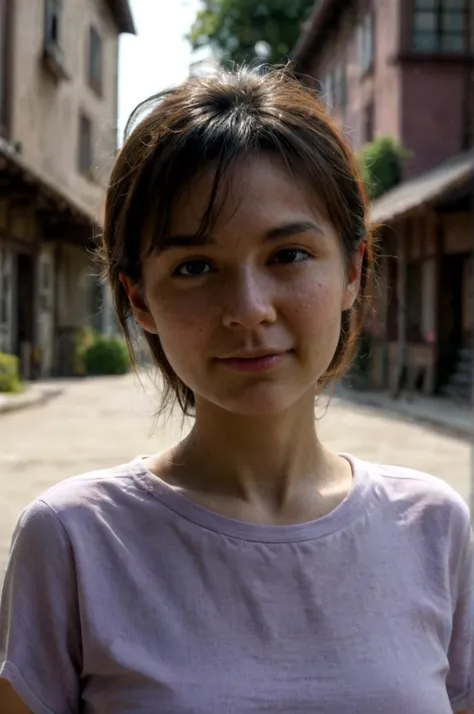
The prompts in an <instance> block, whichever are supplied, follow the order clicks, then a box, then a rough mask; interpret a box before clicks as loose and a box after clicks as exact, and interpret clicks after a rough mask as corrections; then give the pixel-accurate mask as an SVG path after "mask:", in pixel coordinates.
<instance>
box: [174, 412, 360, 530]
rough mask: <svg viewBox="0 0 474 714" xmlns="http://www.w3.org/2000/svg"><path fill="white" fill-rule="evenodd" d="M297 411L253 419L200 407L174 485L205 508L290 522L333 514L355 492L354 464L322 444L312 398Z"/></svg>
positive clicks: (178, 453)
mask: <svg viewBox="0 0 474 714" xmlns="http://www.w3.org/2000/svg"><path fill="white" fill-rule="evenodd" d="M297 406H298V408H296V407H294V408H291V409H289V410H288V411H286V412H284V413H281V414H278V415H269V416H259V417H249V416H240V415H236V414H232V413H229V412H225V411H223V410H216V409H215V408H214V407H208V406H207V405H205V406H204V407H201V405H198V406H197V410H196V421H195V425H194V427H193V429H192V430H191V432H190V434H189V435H188V436H187V437H186V438H185V439H184V440H183V441H182V442H181V444H179V446H178V447H177V448H176V449H175V450H174V452H173V455H172V460H171V461H172V464H173V466H172V468H173V472H174V473H173V477H172V479H173V481H174V483H175V485H178V486H179V487H180V488H182V490H183V491H186V492H187V493H188V495H189V494H191V497H194V498H197V500H199V501H201V502H204V505H206V504H207V501H206V498H207V499H210V503H211V505H212V507H213V504H214V503H216V502H217V503H224V502H225V504H226V506H228V504H229V503H230V502H235V503H239V504H240V506H242V504H244V505H245V506H246V507H247V508H250V509H252V508H253V509H254V510H255V512H256V513H260V514H262V513H266V514H267V515H268V518H270V519H271V517H272V514H273V515H274V516H275V517H276V518H277V519H282V521H283V522H287V521H288V522H293V521H300V520H311V519H312V518H315V517H318V516H319V515H324V513H323V512H321V511H324V512H327V511H329V510H332V508H331V507H330V506H331V504H332V505H333V506H334V507H335V506H336V505H337V504H338V503H339V502H340V501H341V500H343V498H344V497H345V496H346V495H347V492H348V491H349V490H350V487H351V482H352V473H351V468H350V465H349V463H348V462H347V461H345V460H344V459H341V457H339V456H337V455H335V454H332V453H331V452H329V451H328V450H327V449H325V448H324V447H323V446H322V444H321V443H320V441H319V439H318V437H317V434H316V430H315V416H314V403H313V399H311V400H307V403H305V404H299V405H297ZM203 498H204V501H203ZM324 499H326V500H325V503H326V506H325V507H322V505H321V504H322V501H324ZM328 504H329V505H328ZM217 510H219V507H218V508H217ZM223 511H224V512H226V513H228V508H227V507H225V508H223ZM240 513H241V510H239V511H238V514H240ZM249 519H251V520H252V519H253V518H252V515H250V517H249Z"/></svg>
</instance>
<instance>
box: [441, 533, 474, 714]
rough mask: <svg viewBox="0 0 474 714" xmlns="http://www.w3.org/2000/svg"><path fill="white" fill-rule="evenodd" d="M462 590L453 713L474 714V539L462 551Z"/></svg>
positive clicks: (455, 632)
mask: <svg viewBox="0 0 474 714" xmlns="http://www.w3.org/2000/svg"><path fill="white" fill-rule="evenodd" d="M458 583H459V584H458V587H457V593H456V599H455V608H454V614H453V628H452V634H451V641H450V646H449V651H448V659H449V673H448V677H447V688H448V694H449V698H450V701H451V706H452V709H453V712H464V711H466V712H469V714H471V713H472V714H474V539H473V534H472V530H471V529H470V528H469V532H468V535H467V536H466V537H465V539H464V544H463V547H462V548H460V567H459V578H458Z"/></svg>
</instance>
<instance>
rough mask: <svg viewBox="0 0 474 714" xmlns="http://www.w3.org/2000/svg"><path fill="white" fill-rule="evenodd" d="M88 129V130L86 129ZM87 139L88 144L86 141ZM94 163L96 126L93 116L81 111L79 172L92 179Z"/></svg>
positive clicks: (79, 124) (78, 150)
mask: <svg viewBox="0 0 474 714" xmlns="http://www.w3.org/2000/svg"><path fill="white" fill-rule="evenodd" d="M84 129H86V131H84ZM86 141H87V146H86V143H85V142H86ZM93 164H94V126H93V123H92V120H91V118H90V117H89V116H88V115H87V114H86V113H85V112H80V114H79V123H78V149H77V168H78V172H79V173H80V174H81V175H82V176H85V177H86V178H88V179H92V178H93V176H94V173H93Z"/></svg>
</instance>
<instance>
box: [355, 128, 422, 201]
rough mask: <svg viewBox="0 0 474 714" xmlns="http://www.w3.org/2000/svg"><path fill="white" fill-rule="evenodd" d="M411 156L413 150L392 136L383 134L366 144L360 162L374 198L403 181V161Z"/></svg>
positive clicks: (370, 194)
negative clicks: (405, 147) (406, 147)
mask: <svg viewBox="0 0 474 714" xmlns="http://www.w3.org/2000/svg"><path fill="white" fill-rule="evenodd" d="M409 156H411V152H410V151H407V149H404V148H403V146H402V145H401V144H400V143H399V142H398V141H397V140H396V139H394V138H393V137H391V136H381V137H379V138H378V139H376V140H375V141H373V142H371V143H370V144H366V145H365V146H364V148H363V149H362V150H361V152H360V154H359V164H360V168H361V172H362V178H363V180H364V182H365V184H366V186H367V191H368V194H369V197H370V198H371V199H372V200H374V199H376V198H380V196H383V194H384V193H387V191H390V189H392V188H394V187H395V186H397V185H398V184H399V183H400V182H401V180H402V175H403V161H404V159H406V158H408V157H409Z"/></svg>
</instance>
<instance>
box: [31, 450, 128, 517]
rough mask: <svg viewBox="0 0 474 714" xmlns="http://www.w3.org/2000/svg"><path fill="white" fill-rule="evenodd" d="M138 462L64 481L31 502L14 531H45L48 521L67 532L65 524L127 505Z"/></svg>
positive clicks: (82, 474)
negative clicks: (23, 529)
mask: <svg viewBox="0 0 474 714" xmlns="http://www.w3.org/2000/svg"><path fill="white" fill-rule="evenodd" d="M139 476H140V467H139V459H134V460H132V461H130V462H127V463H124V464H120V465H118V466H114V467H109V468H101V469H94V470H91V471H88V472H85V473H81V474H77V475H75V476H71V477H69V478H66V479H63V480H62V481H59V482H58V483H56V484H54V485H52V486H50V487H49V488H48V489H46V490H45V491H43V492H42V493H40V494H39V496H38V497H37V498H35V499H34V500H33V501H32V502H30V503H29V504H28V505H27V506H26V507H25V508H24V509H23V511H22V513H21V514H20V517H19V519H18V522H17V530H18V529H21V528H25V527H27V528H28V529H36V528H42V527H43V528H45V527H47V525H48V524H49V523H50V522H51V521H56V522H57V523H58V524H59V527H61V526H62V527H63V529H65V530H67V524H68V523H69V522H74V521H75V520H79V519H81V520H82V522H84V519H87V514H88V513H89V514H95V515H97V514H98V513H101V512H104V511H105V510H107V509H110V507H111V506H112V504H113V506H114V508H115V510H120V507H121V506H126V505H130V502H131V500H133V499H131V495H132V494H133V492H134V491H135V490H138V491H140V488H139Z"/></svg>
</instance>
